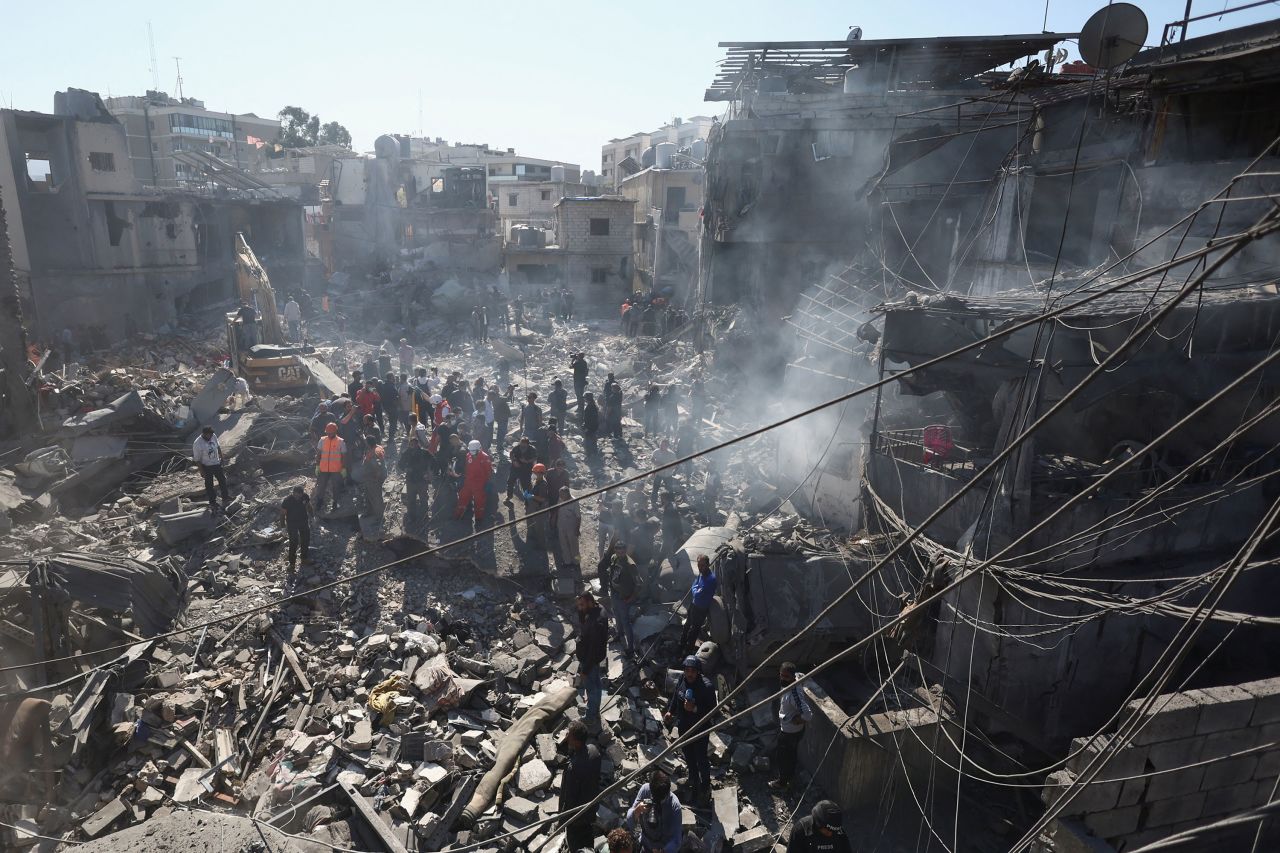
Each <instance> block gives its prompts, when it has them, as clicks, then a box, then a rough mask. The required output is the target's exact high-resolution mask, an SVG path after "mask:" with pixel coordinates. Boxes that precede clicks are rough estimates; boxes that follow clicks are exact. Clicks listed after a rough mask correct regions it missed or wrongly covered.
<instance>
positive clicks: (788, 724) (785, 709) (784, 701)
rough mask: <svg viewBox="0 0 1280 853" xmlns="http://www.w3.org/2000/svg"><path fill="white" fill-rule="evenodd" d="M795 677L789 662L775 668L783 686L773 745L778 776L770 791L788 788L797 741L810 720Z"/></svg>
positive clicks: (793, 766) (807, 706)
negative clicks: (775, 737) (776, 731)
mask: <svg viewBox="0 0 1280 853" xmlns="http://www.w3.org/2000/svg"><path fill="white" fill-rule="evenodd" d="M796 676H797V673H796V665H795V664H794V663H792V662H791V661H784V662H783V663H782V665H781V666H779V667H778V681H779V682H780V683H781V684H782V686H783V687H785V688H786V692H785V693H783V694H782V698H781V699H779V701H778V745H777V746H776V747H775V748H774V763H775V764H776V765H777V766H778V778H777V779H774V780H773V781H772V782H770V783H769V787H770V788H771V789H773V790H774V791H782V792H786V791H789V790H791V785H792V783H793V782H794V781H795V775H796V763H797V759H798V757H799V754H800V741H801V740H802V739H803V738H804V730H805V727H806V726H807V725H808V723H809V721H810V720H812V719H813V708H812V707H811V706H810V705H809V700H808V699H806V698H805V695H804V691H803V690H802V689H801V688H800V681H799V680H798V679H797V677H796Z"/></svg>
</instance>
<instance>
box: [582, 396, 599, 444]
mask: <svg viewBox="0 0 1280 853" xmlns="http://www.w3.org/2000/svg"><path fill="white" fill-rule="evenodd" d="M582 396H583V397H585V398H586V402H585V405H584V406H583V408H582V446H583V448H584V449H585V451H586V454H587V456H595V455H597V454H598V453H599V452H600V447H599V445H598V444H597V443H596V442H597V440H598V437H599V433H600V409H599V408H598V407H597V406H596V397H595V395H594V394H592V393H591V392H590V391H587V392H586V393H584V394H583V395H582Z"/></svg>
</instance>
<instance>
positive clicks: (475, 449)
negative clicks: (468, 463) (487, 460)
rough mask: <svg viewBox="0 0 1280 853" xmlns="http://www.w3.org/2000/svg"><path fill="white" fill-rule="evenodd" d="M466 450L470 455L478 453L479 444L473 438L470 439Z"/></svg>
mask: <svg viewBox="0 0 1280 853" xmlns="http://www.w3.org/2000/svg"><path fill="white" fill-rule="evenodd" d="M467 450H470V451H471V452H472V453H479V452H480V442H478V441H476V440H475V439H474V438H473V439H471V440H470V441H468V442H467Z"/></svg>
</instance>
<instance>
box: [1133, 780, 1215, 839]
mask: <svg viewBox="0 0 1280 853" xmlns="http://www.w3.org/2000/svg"><path fill="white" fill-rule="evenodd" d="M1156 778H1159V777H1156ZM1204 800H1205V792H1204V791H1197V792H1196V793H1194V794H1189V795H1188V796H1185V797H1174V798H1172V799H1169V800H1159V801H1157V802H1154V803H1151V804H1150V805H1149V807H1148V811H1147V819H1146V822H1145V824H1144V825H1145V827H1146V828H1147V829H1156V828H1158V827H1161V826H1169V825H1171V824H1175V823H1178V822H1180V821H1184V820H1187V819H1188V818H1191V819H1194V818H1198V817H1199V816H1200V815H1201V814H1202V813H1203V812H1204Z"/></svg>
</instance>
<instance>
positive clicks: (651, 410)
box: [644, 385, 662, 438]
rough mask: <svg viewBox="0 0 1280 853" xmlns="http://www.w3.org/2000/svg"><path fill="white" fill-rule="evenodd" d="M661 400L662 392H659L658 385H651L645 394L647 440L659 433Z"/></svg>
mask: <svg viewBox="0 0 1280 853" xmlns="http://www.w3.org/2000/svg"><path fill="white" fill-rule="evenodd" d="M661 400H662V392H661V391H660V390H658V386H657V385H650V386H649V390H648V391H646V392H644V435H645V438H648V437H649V436H651V435H653V434H654V433H656V432H657V431H658V423H659V406H660V405H661Z"/></svg>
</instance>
